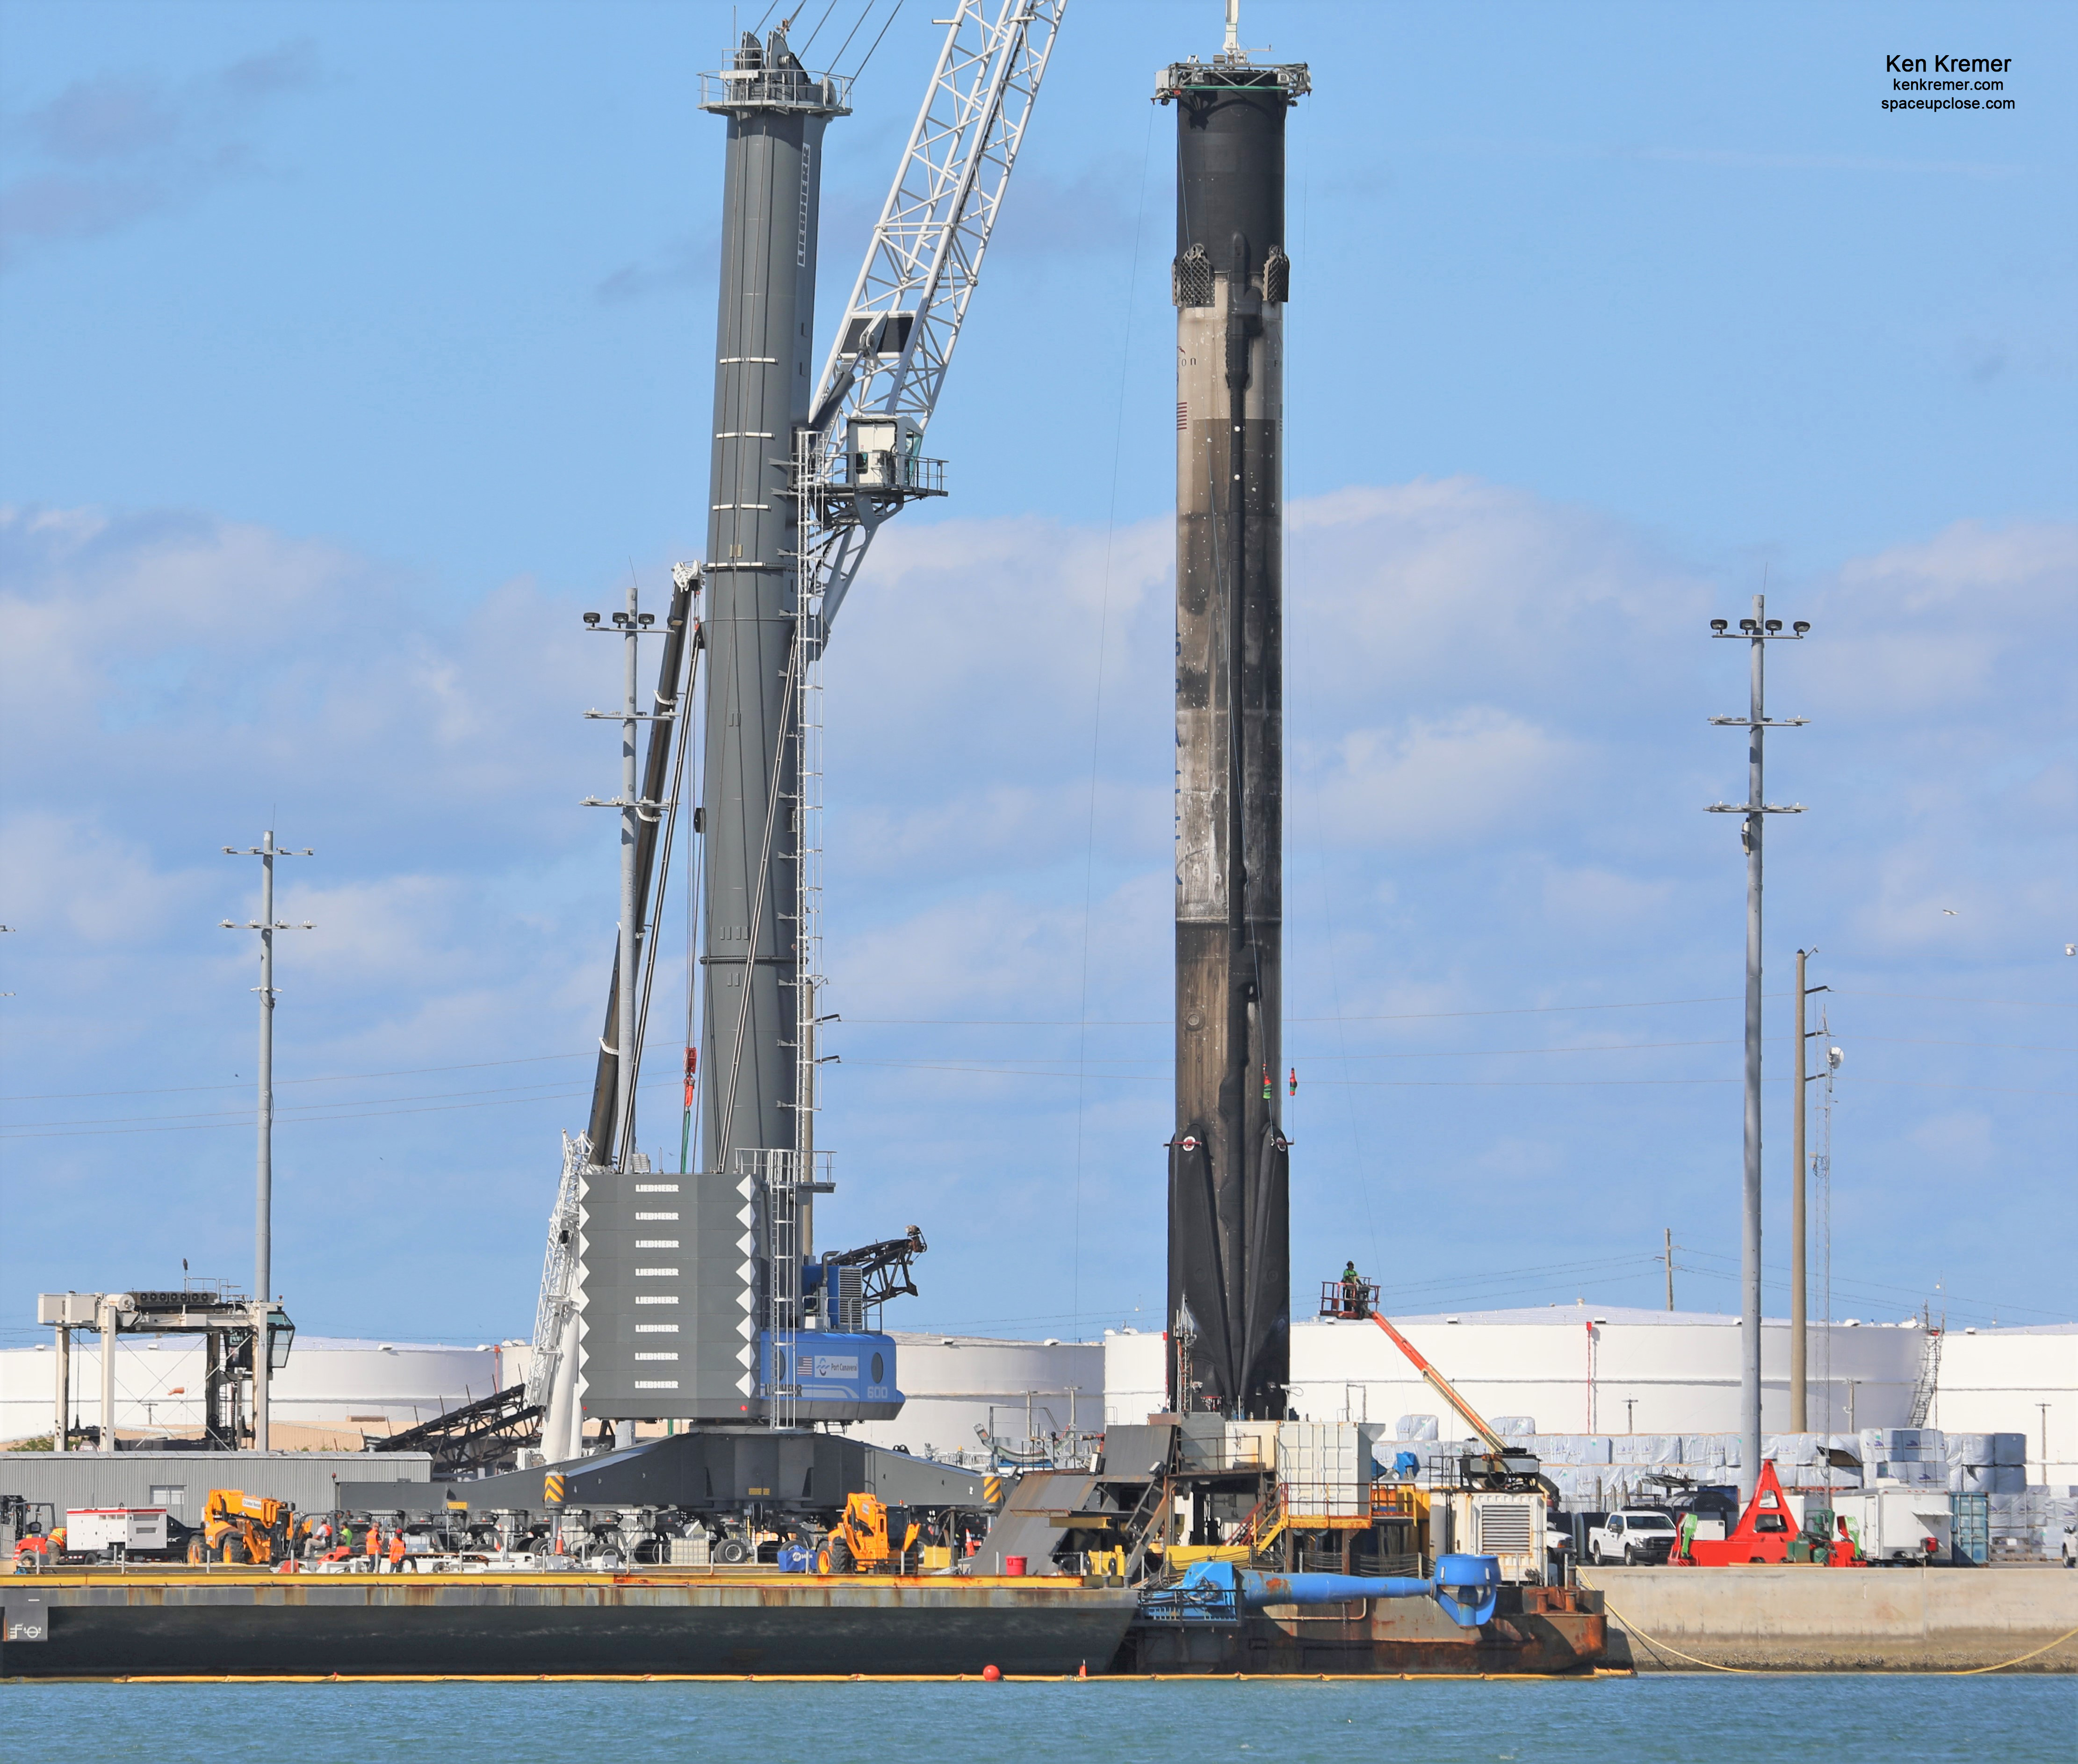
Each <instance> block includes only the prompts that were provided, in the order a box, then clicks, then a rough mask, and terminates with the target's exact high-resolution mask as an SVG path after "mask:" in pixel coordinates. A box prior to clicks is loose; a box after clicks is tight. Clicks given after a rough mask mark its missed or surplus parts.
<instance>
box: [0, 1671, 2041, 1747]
mask: <svg viewBox="0 0 2078 1764" xmlns="http://www.w3.org/2000/svg"><path fill="white" fill-rule="evenodd" d="M0 1724H5V1727H6V1730H7V1731H8V1732H9V1733H11V1734H13V1735H14V1736H15V1737H16V1739H17V1740H18V1741H19V1742H21V1744H22V1745H23V1750H22V1751H21V1753H20V1754H19V1755H20V1756H23V1757H27V1756H29V1755H31V1752H33V1751H37V1750H41V1749H44V1748H46V1746H47V1745H49V1744H56V1745H57V1746H58V1747H59V1749H60V1750H61V1752H64V1753H65V1754H70V1752H71V1751H72V1750H73V1748H75V1747H82V1746H83V1747H87V1748H90V1749H91V1750H92V1752H93V1753H94V1755H95V1756H97V1757H112V1758H150V1759H151V1760H152V1764H190V1761H192V1764H244V1761H247V1760H251V1761H253V1764H260V1761H263V1760H264V1761H265V1764H334V1761H336V1760H338V1759H342V1758H352V1759H354V1760H355V1761H356V1764H367V1761H369V1760H381V1759H390V1758H398V1759H403V1758H411V1759H419V1758H440V1759H442V1760H443V1761H444V1764H457V1761H466V1760H473V1759H484V1760H495V1761H497V1764H532V1761H533V1760H536V1759H540V1760H543V1761H545V1764H546V1761H549V1760H553V1761H555V1764H567V1761H568V1760H569V1759H570V1758H571V1757H572V1756H573V1755H574V1754H576V1755H582V1754H588V1753H590V1752H593V1751H595V1750H596V1749H599V1748H604V1749H607V1750H610V1751H613V1752H616V1753H625V1754H632V1755H636V1756H639V1757H644V1758H714V1759H739V1758H741V1759H754V1760H759V1761H761V1764H770V1761H773V1760H777V1759H781V1758H800V1757H812V1758H816V1760H817V1761H818V1764H851V1761H853V1760H857V1761H860V1764H867V1761H870V1764H887V1760H888V1759H889V1758H891V1757H896V1758H916V1759H924V1758H928V1759H939V1758H985V1759H1010V1758H1016V1759H1020V1760H1021V1759H1060V1760H1062V1761H1064V1764H1066V1761H1072V1764H1155V1761H1160V1760H1168V1759H1174V1758H1191V1759H1193V1760H1204V1759H1210V1758H1244V1759H1253V1758H1266V1759H1273V1758H1274V1759H1278V1760H1286V1759H1290V1760H1296V1761H1309V1760H1314V1759H1318V1760H1322V1761H1324V1764H1325V1761H1329V1760H1333V1761H1334V1764H1351V1761H1354V1760H1358V1759H1366V1758H1384V1757H1388V1756H1395V1755H1398V1756H1412V1757H1417V1758H1421V1759H1422V1760H1423V1761H1424V1764H1458V1761H1463V1764H1542V1761H1545V1760H1571V1759H1580V1760H1583V1761H1586V1760H1593V1761H1596V1764H1603V1761H1606V1760H1608V1759H1611V1758H1623V1759H1635V1760H1649V1761H1652V1764H1723V1761H1724V1760H1726V1759H1732V1758H1736V1759H1738V1760H1740V1761H1741V1764H1805V1761H1809V1764H1896V1760H1897V1759H1899V1758H1901V1757H1909V1758H1940V1757H1947V1758H1997V1759H1999V1760H2001V1764H2069V1761H2070V1760H2071V1759H2072V1757H2073V1756H2074V1755H2078V1680H2074V1679H2073V1678H2069V1677H2066V1676H2061V1675H2034V1676H2022V1675H2009V1676H1979V1677H1974V1678H1937V1677H1933V1676H1917V1675H1909V1674H1885V1675H1880V1674H1843V1675H1838V1676H1816V1675H1813V1676H1803V1675H1795V1674H1752V1675H1740V1676H1719V1675H1717V1674H1698V1675H1695V1676H1679V1677H1677V1676H1673V1675H1663V1676H1654V1677H1651V1678H1614V1677H1608V1678H1596V1679H1592V1680H1579V1679H1571V1680H1567V1679H1546V1680H1541V1681H1529V1680H1513V1681H1507V1682H1472V1681H1463V1680H1447V1681H1437V1680H1433V1679H1432V1680H1429V1681H1427V1682H1423V1681H1421V1680H1400V1679H1384V1680H1371V1681H1368V1682H1358V1681H1350V1680H1346V1679H1336V1680H1328V1681H1311V1680H1290V1679H1286V1680H1274V1681H1272V1680H1255V1681H1244V1682H1236V1681H1233V1680H1219V1681H1205V1680H1198V1681H1195V1682H1192V1681H1187V1680H1174V1679H1171V1680H1162V1681H1158V1682H1148V1681H1145V1680H1138V1679H1133V1680H1121V1679H1111V1680H1106V1679H1092V1680H1090V1681H1088V1682H1074V1681H1072V1680H1070V1681H1065V1682H1063V1681H1050V1682H1011V1683H1000V1684H987V1683H982V1682H973V1681H970V1682H964V1683H943V1682H933V1683H891V1682H884V1681H883V1682H859V1683H844V1682H815V1683H799V1682H793V1683H788V1682H750V1683H743V1684H718V1683H701V1684H685V1683H661V1682H660V1683H630V1682H617V1683H599V1682H592V1683H571V1682H540V1683H501V1684H488V1683H468V1682H453V1683H439V1684H394V1683H352V1682H343V1683H336V1684H309V1683H299V1684H281V1683H277V1684H252V1683H246V1684H235V1683H233V1684H209V1683H183V1684H142V1683H136V1684H125V1683H113V1684H111V1683H99V1684H84V1683H27V1682H15V1683H11V1684H9V1685H7V1686H6V1687H5V1690H4V1694H0ZM38 1736H40V1737H38ZM68 1736H69V1737H68Z"/></svg>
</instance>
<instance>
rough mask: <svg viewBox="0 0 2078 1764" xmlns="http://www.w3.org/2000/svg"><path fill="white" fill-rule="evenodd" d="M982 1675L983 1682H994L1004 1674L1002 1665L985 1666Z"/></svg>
mask: <svg viewBox="0 0 2078 1764" xmlns="http://www.w3.org/2000/svg"><path fill="white" fill-rule="evenodd" d="M981 1675H982V1681H983V1682H984V1683H986V1684H994V1683H995V1681H996V1680H997V1679H999V1678H1001V1677H1002V1676H1003V1669H1002V1668H1001V1667H1000V1666H983V1668H982V1669H981Z"/></svg>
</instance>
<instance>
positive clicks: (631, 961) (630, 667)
mask: <svg viewBox="0 0 2078 1764" xmlns="http://www.w3.org/2000/svg"><path fill="white" fill-rule="evenodd" d="M584 622H585V629H586V630H588V631H597V632H600V633H603V634H604V635H606V636H608V637H613V636H618V637H620V639H621V708H620V713H619V714H618V716H616V715H615V713H613V712H611V711H596V710H588V711H586V713H585V716H586V718H587V719H588V720H589V721H594V722H618V723H619V724H620V795H619V796H586V798H584V800H583V805H582V806H584V807H585V808H587V809H619V810H620V947H619V948H618V949H617V950H616V951H615V968H614V984H613V997H614V1021H613V1043H614V1046H613V1058H614V1072H613V1147H614V1157H613V1164H612V1168H615V1169H617V1170H626V1169H628V1168H630V1165H631V1160H632V1158H633V1156H634V1152H635V1081H636V1071H635V1067H636V1060H635V1049H636V1043H637V1042H638V1040H639V1039H640V1035H639V1031H638V1030H637V1027H636V1018H637V1016H638V1014H639V1012H638V1009H637V1003H636V997H635V983H636V976H637V973H638V972H639V959H640V956H641V939H642V922H641V920H642V901H643V896H644V894H645V892H647V890H646V886H645V884H646V882H647V877H646V876H645V875H644V873H643V867H642V865H641V862H640V860H639V854H638V852H637V850H636V847H637V846H638V844H639V842H640V841H641V837H642V823H643V821H644V819H645V816H646V818H648V819H649V820H650V821H655V820H656V819H657V817H658V815H659V814H660V813H661V811H662V809H663V807H664V805H663V804H662V803H661V802H657V801H652V800H648V799H647V798H645V796H644V795H643V793H642V781H641V779H640V778H639V777H638V776H637V775H636V763H635V748H636V734H637V731H638V729H639V728H640V725H642V724H644V723H648V722H668V721H671V720H673V719H674V718H675V717H677V715H678V711H679V709H681V708H682V707H681V705H680V704H666V702H665V700H664V696H663V689H662V688H661V686H660V687H659V688H658V689H657V713H656V714H655V715H654V716H652V717H645V715H643V713H642V703H641V696H640V693H641V686H640V683H639V681H638V679H637V675H638V673H639V666H638V664H639V663H640V662H641V645H642V639H643V638H644V637H650V636H654V635H657V633H655V632H653V631H652V629H650V627H651V626H653V625H655V624H656V622H657V615H656V614H655V613H653V612H643V611H642V610H641V596H640V593H639V591H638V590H637V588H636V583H635V582H634V580H633V579H632V578H631V579H629V581H628V607H627V610H626V611H624V612H616V613H615V614H614V615H613V622H612V624H611V625H610V626H609V625H603V624H601V623H600V622H599V614H598V613H596V612H587V613H586V614H585V616H584ZM595 1155H596V1154H595Z"/></svg>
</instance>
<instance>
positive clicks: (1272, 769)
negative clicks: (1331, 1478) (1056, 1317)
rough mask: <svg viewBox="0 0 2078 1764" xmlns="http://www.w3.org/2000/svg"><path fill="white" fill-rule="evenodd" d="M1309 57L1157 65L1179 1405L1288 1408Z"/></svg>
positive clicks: (1173, 1388) (1174, 1388) (1175, 1394)
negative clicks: (1300, 319)
mask: <svg viewBox="0 0 2078 1764" xmlns="http://www.w3.org/2000/svg"><path fill="white" fill-rule="evenodd" d="M1308 90H1309V82H1308V77H1307V70H1306V69H1305V68H1304V66H1295V65H1285V66H1255V65H1250V63H1249V61H1247V59H1246V56H1243V55H1241V54H1240V53H1239V52H1232V53H1229V54H1225V55H1221V56H1217V57H1216V58H1215V59H1214V60H1213V61H1211V62H1209V63H1204V62H1199V61H1186V62H1179V63H1177V64H1176V65H1173V66H1171V67H1169V68H1166V69H1164V70H1163V71H1162V73H1161V74H1160V75H1158V85H1157V90H1156V94H1155V95H1156V98H1157V100H1158V102H1161V103H1163V104H1168V103H1171V102H1173V103H1175V105H1176V107H1177V152H1176V258H1175V265H1174V266H1173V269H1172V272H1171V274H1172V282H1173V294H1174V298H1175V304H1176V1129H1175V1137H1174V1139H1172V1140H1171V1141H1170V1147H1169V1295H1168V1319H1167V1323H1168V1330H1169V1340H1170V1352H1169V1355H1168V1361H1169V1368H1168V1381H1169V1399H1170V1404H1171V1406H1172V1407H1174V1408H1176V1409H1179V1410H1197V1411H1218V1412H1220V1413H1222V1414H1225V1415H1229V1416H1233V1417H1237V1418H1244V1419H1273V1418H1281V1417H1283V1415H1284V1414H1285V1413H1286V1411H1287V1394H1286V1388H1285V1387H1286V1384H1287V1379H1288V1366H1289V1360H1290V1348H1289V1339H1288V1338H1289V1331H1290V1327H1291V1252H1290V1225H1289V1215H1290V1203H1289V1190H1290V1160H1289V1147H1288V1145H1287V1141H1286V1139H1285V1137H1284V1134H1283V1127H1282V1124H1281V1121H1280V1118H1279V1097H1278V1094H1277V1085H1276V1081H1275V1080H1276V1076H1277V1074H1278V1072H1279V1070H1280V1067H1279V1055H1280V1048H1279V1041H1280V1039H1281V1026H1282V1008H1283V842H1284V813H1283V772H1284V753H1283V726H1284V714H1283V608H1282V604H1281V602H1282V591H1283V583H1282V571H1281V567H1280V564H1281V557H1282V550H1283V495H1282V474H1283V433H1282V431H1283V355H1284V349H1283V328H1284V303H1285V301H1286V299H1287V296H1288V295H1289V292H1290V285H1291V265H1290V261H1289V259H1288V258H1287V256H1286V254H1285V249H1284V240H1285V232H1284V115H1285V112H1286V111H1287V110H1288V109H1289V108H1290V107H1291V105H1293V104H1294V103H1296V102H1297V101H1298V99H1299V98H1300V97H1302V96H1304V94H1305V93H1306V92H1307V91H1308Z"/></svg>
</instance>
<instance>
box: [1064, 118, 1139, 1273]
mask: <svg viewBox="0 0 2078 1764" xmlns="http://www.w3.org/2000/svg"><path fill="white" fill-rule="evenodd" d="M1154 108H1155V107H1154V106H1153V105H1152V104H1150V105H1149V106H1148V107H1147V139H1146V140H1145V143H1144V144H1142V145H1141V151H1140V207H1139V209H1138V211H1137V212H1136V213H1135V215H1133V267H1132V269H1131V270H1129V271H1128V272H1127V274H1126V278H1125V336H1124V339H1123V340H1122V341H1120V345H1119V352H1118V353H1119V363H1118V408H1117V414H1116V416H1115V417H1114V418H1113V420H1112V441H1111V500H1110V503H1109V504H1108V506H1107V508H1105V511H1104V578H1103V585H1102V587H1101V588H1100V591H1099V595H1098V600H1097V661H1096V683H1095V699H1094V702H1093V704H1092V705H1091V711H1090V813H1089V820H1088V824H1087V827H1086V828H1085V830H1084V838H1083V975H1082V1001H1081V1004H1080V1005H1079V1011H1080V1018H1081V1030H1080V1036H1079V1040H1078V1041H1077V1043H1076V1047H1075V1064H1076V1067H1077V1069H1078V1070H1080V1069H1081V1068H1083V1065H1084V1064H1086V1063H1087V1055H1088V1051H1089V1039H1090V1030H1089V1018H1090V901H1091V897H1092V895H1093V894H1094V893H1095V887H1096V864H1097V758H1098V755H1099V754H1100V751H1101V750H1102V742H1103V738H1104V655H1105V651H1106V649H1107V647H1108V644H1109V641H1110V637H1111V566H1112V538H1113V537H1114V535H1115V533H1116V530H1117V525H1118V478H1119V468H1120V464H1121V463H1122V462H1123V461H1124V459H1125V387H1126V379H1127V370H1129V367H1130V366H1132V362H1133V291H1134V290H1135V289H1136V288H1137V287H1138V286H1139V285H1140V241H1141V233H1142V232H1143V231H1144V230H1145V225H1146V219H1147V162H1148V161H1149V160H1150V158H1151V157H1153V156H1154ZM1072 1221H1073V1231H1072V1235H1071V1239H1070V1246H1071V1248H1070V1264H1069V1265H1070V1276H1069V1299H1070V1305H1071V1306H1076V1305H1079V1304H1080V1303H1081V1302H1082V1289H1083V1087H1082V1085H1081V1084H1080V1083H1079V1082H1078V1084H1077V1085H1076V1088H1075V1193H1074V1208H1073V1213H1072Z"/></svg>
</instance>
